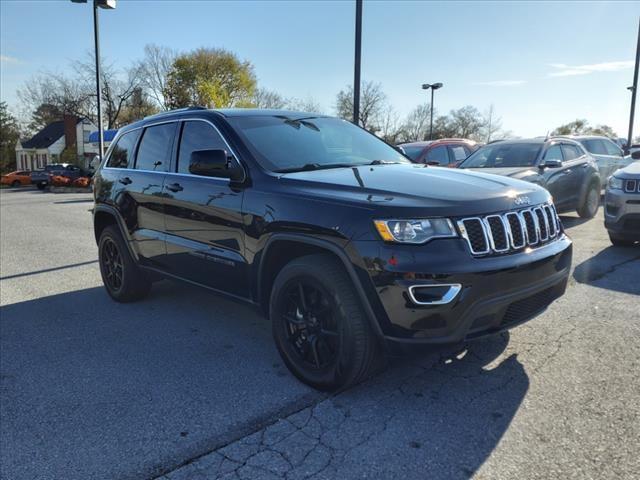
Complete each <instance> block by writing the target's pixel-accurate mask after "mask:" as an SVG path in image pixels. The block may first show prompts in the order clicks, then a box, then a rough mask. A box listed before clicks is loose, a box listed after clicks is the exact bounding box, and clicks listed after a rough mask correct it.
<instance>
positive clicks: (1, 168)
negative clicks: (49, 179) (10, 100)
mask: <svg viewBox="0 0 640 480" xmlns="http://www.w3.org/2000/svg"><path fill="white" fill-rule="evenodd" d="M19 138H20V130H19V128H18V121H17V120H16V118H15V117H14V116H13V115H12V114H11V112H10V111H9V107H7V103H6V102H0V172H2V173H5V172H7V171H11V170H14V169H15V168H16V143H17V142H18V139H19Z"/></svg>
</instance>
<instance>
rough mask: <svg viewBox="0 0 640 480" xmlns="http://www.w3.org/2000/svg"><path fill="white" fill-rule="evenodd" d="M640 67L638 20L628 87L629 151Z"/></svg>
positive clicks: (639, 27)
mask: <svg viewBox="0 0 640 480" xmlns="http://www.w3.org/2000/svg"><path fill="white" fill-rule="evenodd" d="M639 66H640V20H638V44H637V45H636V64H635V67H634V69H633V85H632V86H631V87H628V88H627V90H631V112H630V113H629V133H628V134H627V138H628V140H627V147H628V148H629V149H630V148H631V145H632V144H633V138H632V137H633V115H634V113H635V110H636V93H638V68H639Z"/></svg>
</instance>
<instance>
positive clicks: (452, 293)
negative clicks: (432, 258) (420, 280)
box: [409, 283, 462, 305]
mask: <svg viewBox="0 0 640 480" xmlns="http://www.w3.org/2000/svg"><path fill="white" fill-rule="evenodd" d="M442 287H449V290H447V292H446V293H445V294H444V295H443V296H442V297H441V298H440V300H434V301H433V302H420V301H418V300H417V299H416V297H415V294H414V293H413V289H414V288H442ZM460 290H462V285H461V284H460V283H436V284H428V285H411V286H410V287H409V297H410V298H411V301H412V302H413V303H415V304H416V305H446V304H447V303H451V302H452V301H453V299H455V298H456V297H457V296H458V293H460Z"/></svg>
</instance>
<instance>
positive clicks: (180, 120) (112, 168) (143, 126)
mask: <svg viewBox="0 0 640 480" xmlns="http://www.w3.org/2000/svg"><path fill="white" fill-rule="evenodd" d="M193 121H196V122H205V123H208V124H209V125H211V126H212V127H213V129H214V130H215V131H216V132H217V133H218V135H220V138H222V141H223V142H224V144H225V145H226V146H227V148H228V149H229V153H231V155H232V156H233V158H234V159H235V160H236V161H237V162H238V165H240V168H242V174H243V175H242V182H244V181H245V180H246V179H247V170H246V168H245V166H244V164H243V163H242V161H240V158H239V157H238V155H237V154H236V152H235V151H234V150H233V149H232V148H231V145H229V142H228V141H227V139H226V138H225V136H224V135H223V134H222V132H221V131H220V129H219V128H218V127H216V126H215V125H214V124H213V123H212V122H211V121H210V120H207V119H205V118H195V117H188V118H184V117H180V118H174V119H170V120H164V121H161V122H153V123H149V124H147V125H141V126H139V127H135V128H132V129H130V130H127V131H126V132H123V133H122V135H125V134H127V133H130V132H135V131H136V130H142V129H145V128H148V127H155V126H156V125H163V124H165V123H184V122H193ZM122 135H119V136H118V137H116V138H114V139H113V141H112V143H111V145H115V143H116V142H117V141H118V140H119V138H120V136H122ZM181 135H182V131H180V132H179V133H178V140H179V139H180V136H181ZM141 138H142V137H141ZM141 138H140V139H138V142H140V140H141ZM111 145H109V150H108V151H107V153H108V154H110V153H111ZM109 156H110V155H105V160H106V161H105V164H104V166H103V167H102V169H103V170H125V171H133V172H145V173H162V174H165V175H179V176H184V177H195V178H207V179H210V180H224V181H227V182H229V181H231V180H230V179H229V177H209V176H204V175H194V174H192V173H178V172H159V171H156V170H138V169H136V168H121V167H107V163H106V162H108V160H107V159H108V158H109ZM137 156H138V154H137V152H136V159H137ZM179 156H180V151H179V149H178V150H177V152H176V158H177V159H178V160H179ZM175 168H178V164H177V162H176V165H175Z"/></svg>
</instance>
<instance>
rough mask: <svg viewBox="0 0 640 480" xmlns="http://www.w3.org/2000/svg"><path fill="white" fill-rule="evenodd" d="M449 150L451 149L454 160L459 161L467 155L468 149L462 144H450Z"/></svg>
mask: <svg viewBox="0 0 640 480" xmlns="http://www.w3.org/2000/svg"><path fill="white" fill-rule="evenodd" d="M449 150H450V151H451V154H452V155H453V160H454V161H455V162H461V161H462V160H464V159H465V158H467V157H468V156H469V151H468V150H467V149H466V148H465V147H463V146H462V145H451V146H450V147H449Z"/></svg>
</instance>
